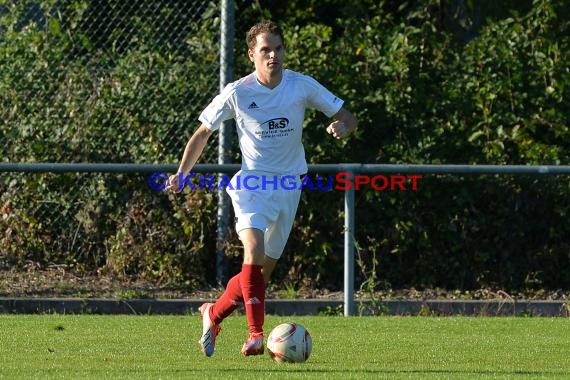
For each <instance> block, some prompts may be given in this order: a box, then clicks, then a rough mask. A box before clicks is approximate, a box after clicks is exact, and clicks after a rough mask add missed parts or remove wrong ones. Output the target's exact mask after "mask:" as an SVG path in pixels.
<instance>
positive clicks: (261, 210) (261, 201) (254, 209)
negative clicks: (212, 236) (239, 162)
mask: <svg viewBox="0 0 570 380" xmlns="http://www.w3.org/2000/svg"><path fill="white" fill-rule="evenodd" d="M226 192H227V193H228V194H229V196H230V198H231V199H232V204H233V207H234V212H235V216H236V231H237V232H238V234H239V232H240V231H241V230H243V229H246V228H256V229H259V230H261V231H263V232H264V237H265V239H264V240H265V254H266V255H267V256H269V257H271V258H273V259H275V260H277V259H279V258H280V257H281V255H282V254H283V250H284V249H285V244H286V243H287V239H288V238H289V234H290V232H291V228H292V227H293V222H294V221H295V214H296V213H297V207H298V205H299V199H300V198H301V178H300V176H290V175H286V176H280V175H277V174H273V173H267V172H261V171H252V170H248V171H244V170H240V171H239V172H237V173H236V174H235V175H234V176H233V177H232V179H231V182H230V186H228V187H226Z"/></svg>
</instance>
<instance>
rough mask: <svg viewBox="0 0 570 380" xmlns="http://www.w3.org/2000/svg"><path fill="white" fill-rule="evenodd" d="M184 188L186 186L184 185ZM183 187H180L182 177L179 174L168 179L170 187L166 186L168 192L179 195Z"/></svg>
mask: <svg viewBox="0 0 570 380" xmlns="http://www.w3.org/2000/svg"><path fill="white" fill-rule="evenodd" d="M182 186H184V184H182ZM182 186H180V176H179V175H178V174H173V175H171V176H170V177H168V186H166V190H167V191H170V192H171V193H179V192H181V191H182V189H183V187H182Z"/></svg>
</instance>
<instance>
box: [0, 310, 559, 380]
mask: <svg viewBox="0 0 570 380" xmlns="http://www.w3.org/2000/svg"><path fill="white" fill-rule="evenodd" d="M289 320H294V321H296V322H300V323H302V324H304V325H305V326H306V327H307V329H308V330H309V331H310V333H311V336H312V337H313V352H312V354H311V357H310V358H309V361H308V362H307V363H304V364H277V363H274V362H273V361H272V360H271V359H270V358H269V356H268V355H263V356H261V357H249V358H244V357H242V356H241V355H240V348H241V344H242V343H243V340H244V339H245V336H246V331H247V328H246V325H245V317H243V316H235V317H231V318H228V319H227V320H226V321H224V324H223V331H222V333H221V334H220V335H219V337H218V341H217V345H216V353H215V355H214V356H213V357H211V358H206V357H204V356H203V355H202V354H201V353H200V350H199V348H198V344H197V340H198V338H199V335H200V332H201V323H200V318H199V317H198V316H91V315H77V316H72V315H0V326H1V327H2V328H1V329H0V378H5V379H16V378H20V379H32V378H42V379H49V378H54V379H55V378H57V379H62V378H74V379H102V378H108V379H122V378H129V379H159V378H161V379H172V378H181V379H213V378H220V379H258V378H262V379H265V378H276V379H287V378H303V379H305V378H321V379H322V378H326V379H327V380H329V379H367V378H370V379H377V378H421V379H425V378H433V379H441V378H453V379H457V378H513V377H516V378H520V377H523V378H549V379H550V378H570V320H568V319H563V318H557V319H550V318H548V319H547V318H468V317H445V318H435V317H350V318H345V317H325V316H322V317H321V316H318V317H317V316H315V317H292V318H288V317H275V316H268V317H267V318H266V328H267V330H269V329H270V328H271V327H273V326H276V325H277V324H279V323H281V322H286V321H289Z"/></svg>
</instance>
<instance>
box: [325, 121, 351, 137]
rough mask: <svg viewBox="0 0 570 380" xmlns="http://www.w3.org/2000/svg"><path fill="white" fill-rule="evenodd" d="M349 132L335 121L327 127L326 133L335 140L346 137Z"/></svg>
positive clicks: (340, 123) (344, 126) (339, 122)
mask: <svg viewBox="0 0 570 380" xmlns="http://www.w3.org/2000/svg"><path fill="white" fill-rule="evenodd" d="M350 132H351V131H350V130H349V128H348V127H347V126H346V125H345V124H344V123H343V122H342V121H339V120H335V121H333V122H332V123H330V124H329V126H328V127H327V133H329V134H331V135H332V136H333V137H334V138H335V139H342V138H343V137H346V136H348V134H349V133H350Z"/></svg>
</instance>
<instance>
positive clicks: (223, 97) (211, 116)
mask: <svg viewBox="0 0 570 380" xmlns="http://www.w3.org/2000/svg"><path fill="white" fill-rule="evenodd" d="M227 90H228V89H225V90H224V91H223V92H222V93H221V94H219V95H217V96H216V97H215V98H214V99H213V100H212V101H211V102H210V104H208V106H207V107H206V108H205V109H204V110H203V111H202V113H201V114H200V116H199V117H198V120H199V121H200V122H201V123H202V124H204V125H205V126H206V128H208V129H209V130H211V131H216V130H218V129H219V128H220V126H221V125H222V123H223V122H224V121H226V120H228V119H231V118H232V117H233V115H234V112H233V107H232V106H231V104H230V94H229V93H228V91H227Z"/></svg>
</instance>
